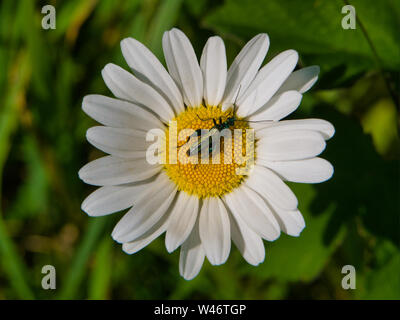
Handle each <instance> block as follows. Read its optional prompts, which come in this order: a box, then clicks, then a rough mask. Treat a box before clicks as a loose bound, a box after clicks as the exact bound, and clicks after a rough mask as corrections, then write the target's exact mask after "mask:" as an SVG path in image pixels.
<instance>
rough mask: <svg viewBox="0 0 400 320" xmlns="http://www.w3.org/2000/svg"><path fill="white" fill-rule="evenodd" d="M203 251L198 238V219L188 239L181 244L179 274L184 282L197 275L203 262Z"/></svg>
mask: <svg viewBox="0 0 400 320" xmlns="http://www.w3.org/2000/svg"><path fill="white" fill-rule="evenodd" d="M204 257H205V253H204V249H203V246H202V244H201V240H200V236H199V223H198V219H197V222H196V224H195V225H194V227H193V229H192V232H191V233H190V235H189V237H188V238H187V239H186V241H185V242H184V243H183V245H182V247H181V252H180V256H179V273H180V274H181V275H182V277H184V278H185V279H186V280H192V279H193V278H194V277H196V276H197V275H198V273H199V272H200V269H201V267H202V265H203V262H204Z"/></svg>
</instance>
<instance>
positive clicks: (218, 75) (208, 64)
mask: <svg viewBox="0 0 400 320" xmlns="http://www.w3.org/2000/svg"><path fill="white" fill-rule="evenodd" d="M200 67H201V70H202V71H203V79H204V100H205V101H206V103H207V105H210V106H217V105H219V103H220V102H221V99H222V96H223V94H224V91H225V84H226V75H227V71H226V68H227V67H226V53H225V45H224V41H223V40H222V39H221V38H220V37H211V38H209V39H208V41H207V43H206V45H205V46H204V49H203V54H202V55H201V59H200Z"/></svg>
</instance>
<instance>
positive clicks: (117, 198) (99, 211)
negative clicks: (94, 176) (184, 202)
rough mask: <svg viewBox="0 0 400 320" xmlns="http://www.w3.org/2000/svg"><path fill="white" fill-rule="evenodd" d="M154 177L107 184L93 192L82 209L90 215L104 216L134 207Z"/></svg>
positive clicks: (150, 186) (84, 202) (150, 185)
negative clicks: (120, 183) (126, 183)
mask: <svg viewBox="0 0 400 320" xmlns="http://www.w3.org/2000/svg"><path fill="white" fill-rule="evenodd" d="M152 182H154V178H151V179H149V180H146V181H141V182H136V183H132V184H129V185H122V186H107V187H101V188H98V189H97V190H96V191H94V192H92V193H91V194H90V195H89V196H88V197H87V198H86V199H85V200H84V201H83V203H82V210H83V211H85V212H86V213H87V214H88V215H89V216H94V217H97V216H104V215H106V214H110V213H113V212H117V211H121V210H124V209H126V208H129V207H132V205H133V204H134V202H135V201H136V199H138V198H140V197H141V195H142V193H143V192H145V191H146V190H147V189H148V188H152V187H153V186H152Z"/></svg>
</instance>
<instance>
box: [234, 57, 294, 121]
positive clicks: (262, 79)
mask: <svg viewBox="0 0 400 320" xmlns="http://www.w3.org/2000/svg"><path fill="white" fill-rule="evenodd" d="M298 58H299V55H298V54H297V52H296V51H294V50H286V51H284V52H282V53H280V54H279V55H277V56H276V57H275V58H273V59H272V60H271V61H270V62H268V63H267V64H266V65H265V66H264V67H262V68H261V70H260V71H259V72H258V73H257V76H256V77H255V79H254V80H253V81H252V83H251V84H250V86H249V88H248V89H247V90H246V91H245V92H244V93H243V94H242V95H241V96H240V97H239V99H238V103H237V104H238V115H239V116H241V117H245V116H247V115H249V114H251V113H254V112H255V111H257V110H258V109H259V108H260V107H261V106H263V105H264V104H265V103H267V102H268V101H269V99H271V97H272V96H273V95H274V94H275V92H276V91H277V90H278V89H279V87H280V86H281V85H282V83H283V82H284V81H285V80H286V78H287V77H288V76H289V74H290V73H291V72H292V71H293V69H294V67H295V66H296V64H297V60H298Z"/></svg>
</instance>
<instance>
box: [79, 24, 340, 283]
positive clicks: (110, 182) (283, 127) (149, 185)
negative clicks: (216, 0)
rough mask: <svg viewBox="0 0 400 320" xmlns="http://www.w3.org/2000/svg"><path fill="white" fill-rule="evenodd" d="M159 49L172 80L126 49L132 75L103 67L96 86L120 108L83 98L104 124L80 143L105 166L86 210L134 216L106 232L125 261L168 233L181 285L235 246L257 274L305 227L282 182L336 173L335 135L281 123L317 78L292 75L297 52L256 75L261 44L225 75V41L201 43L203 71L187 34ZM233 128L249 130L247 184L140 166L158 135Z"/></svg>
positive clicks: (134, 45)
mask: <svg viewBox="0 0 400 320" xmlns="http://www.w3.org/2000/svg"><path fill="white" fill-rule="evenodd" d="M162 44H163V50H164V55H165V60H166V64H167V67H168V71H167V70H166V69H165V68H164V67H163V65H162V64H161V63H160V62H159V61H158V60H157V58H156V57H155V56H154V55H153V54H152V53H151V52H150V50H149V49H147V48H146V47H145V46H144V45H143V44H141V43H140V42H138V41H137V40H135V39H132V38H127V39H124V40H122V42H121V48H122V53H123V55H124V57H125V59H126V61H127V63H128V65H129V67H130V68H131V69H132V71H133V74H132V73H130V72H128V71H125V70H124V69H122V68H120V67H118V66H116V65H114V64H108V65H106V66H105V67H104V69H103V70H102V75H103V78H104V81H105V83H106V85H107V86H108V88H109V89H110V90H111V92H112V93H113V94H114V96H115V97H116V98H109V97H105V96H101V95H88V96H86V97H85V98H84V99H83V106H82V108H83V110H84V111H85V112H86V113H87V114H88V115H89V116H91V117H92V118H93V119H95V120H96V121H98V122H100V123H101V124H102V125H103V126H96V127H93V128H90V129H89V130H88V131H87V139H88V141H89V142H90V143H91V144H92V145H94V146H95V147H97V148H98V149H100V150H102V151H104V152H105V153H107V154H109V155H107V156H105V157H102V158H100V159H97V160H95V161H92V162H90V163H88V164H87V165H85V166H84V167H83V168H82V169H81V170H80V171H79V177H80V178H81V179H82V180H83V181H84V182H86V183H88V184H91V185H95V186H100V188H99V189H97V190H96V191H95V192H93V193H92V194H90V195H89V196H88V197H87V198H86V199H85V200H84V202H83V203H82V209H83V210H84V211H85V212H86V213H87V214H88V215H90V216H102V215H106V214H110V213H114V212H117V211H121V210H124V209H127V208H130V209H129V211H128V212H127V213H126V214H125V215H124V216H123V217H122V219H121V220H120V221H119V222H118V224H117V225H116V226H115V228H114V231H113V233H112V237H113V238H114V239H115V240H116V241H117V242H119V243H122V248H123V250H124V251H125V252H127V253H129V254H132V253H135V252H137V251H139V250H140V249H142V248H143V247H145V246H146V245H148V244H149V243H150V242H151V241H153V240H154V239H155V238H157V237H158V236H160V235H161V234H163V233H164V232H166V235H165V245H166V248H167V250H168V251H169V252H172V251H174V250H175V249H177V248H178V247H181V249H180V261H179V270H180V273H181V275H182V276H183V277H184V278H185V279H188V280H189V279H192V278H194V277H195V276H196V275H197V274H198V273H199V271H200V269H201V267H202V264H203V261H204V258H205V257H207V258H208V260H209V261H210V263H211V264H212V265H220V264H223V263H224V262H225V261H226V260H227V259H228V256H229V252H230V250H231V240H233V242H234V244H235V245H236V247H237V248H238V249H239V251H240V252H241V254H242V255H243V257H244V259H246V261H247V262H248V263H250V264H252V265H258V264H259V263H261V262H263V261H264V257H265V250H264V244H263V239H266V240H269V241H273V240H275V239H277V238H278V237H279V235H280V232H281V231H283V232H285V233H287V234H288V235H291V236H298V235H299V234H300V232H301V231H302V230H303V228H304V226H305V223H304V219H303V217H302V215H301V213H300V212H299V210H298V209H297V206H298V202H297V198H296V196H295V195H294V193H293V192H292V191H291V190H290V188H289V187H288V186H287V185H286V184H285V182H284V181H293V182H301V183H319V182H322V181H325V180H327V179H329V178H330V177H331V176H332V174H333V167H332V165H331V164H330V163H329V162H328V161H326V160H324V159H321V158H319V157H317V156H318V155H319V154H320V153H321V152H322V151H323V150H324V148H325V140H327V139H329V138H331V137H332V136H333V134H334V127H333V126H332V125H331V124H330V123H329V122H327V121H325V120H320V119H305V120H284V121H281V119H283V118H284V117H286V116H287V115H289V114H290V113H292V112H293V111H295V110H296V108H297V107H298V106H299V104H300V101H301V99H302V94H303V93H304V92H306V91H307V90H309V89H310V88H311V86H312V85H313V84H314V83H315V81H316V80H317V78H318V73H319V68H318V67H317V66H311V67H307V68H303V69H300V70H298V71H295V72H292V71H293V69H294V68H295V66H296V64H297V60H298V54H297V52H296V51H294V50H287V51H284V52H282V53H280V54H279V55H277V56H276V57H274V58H273V59H272V60H271V61H270V62H268V63H267V64H265V65H264V66H263V67H261V65H262V63H263V60H264V58H265V55H266V53H267V51H268V47H269V38H268V36H267V35H266V34H259V35H257V36H255V37H254V38H253V39H251V40H250V41H249V42H248V43H247V44H246V45H245V46H244V48H243V49H242V50H241V51H240V53H239V54H238V56H237V57H236V58H235V60H234V61H233V63H232V65H231V66H230V67H229V69H228V70H227V62H226V55H225V47H224V42H223V41H222V39H221V38H220V37H216V36H215V37H211V38H209V39H208V41H207V43H206V45H205V47H204V49H203V53H202V55H201V59H200V64H199V63H198V60H197V58H196V54H195V52H194V50H193V47H192V45H191V43H190V41H189V39H188V38H187V37H186V36H185V34H184V33H183V32H182V31H180V30H178V29H172V30H170V31H167V32H165V33H164V36H163V42H162ZM260 67H261V68H260ZM233 104H234V105H235V106H237V108H236V109H234V108H232V105H233ZM229 117H234V119H236V120H239V119H241V120H242V121H234V123H233V125H232V126H230V129H231V130H234V129H245V128H254V129H255V138H256V141H255V159H254V161H255V163H254V166H253V167H252V169H251V170H250V172H249V174H248V175H238V174H237V173H236V169H237V168H238V167H240V165H239V164H236V163H229V164H225V163H222V162H221V163H219V164H215V163H209V164H192V163H181V162H180V161H178V162H177V163H176V164H169V163H168V161H167V163H166V164H150V163H149V162H148V161H146V151H147V148H148V147H149V145H150V142H148V141H146V133H147V132H148V131H149V130H150V129H154V128H158V129H161V130H163V132H165V133H166V137H167V140H168V134H167V133H168V130H169V127H168V124H169V121H170V120H174V121H176V123H177V127H178V130H182V129H183V128H191V129H194V130H197V129H210V128H212V127H214V126H215V124H214V121H213V119H215V120H218V119H224V120H221V121H225V119H228V118H229ZM264 120H270V121H264ZM255 122H256V123H255ZM232 148H233V147H232ZM232 152H234V151H232Z"/></svg>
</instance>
